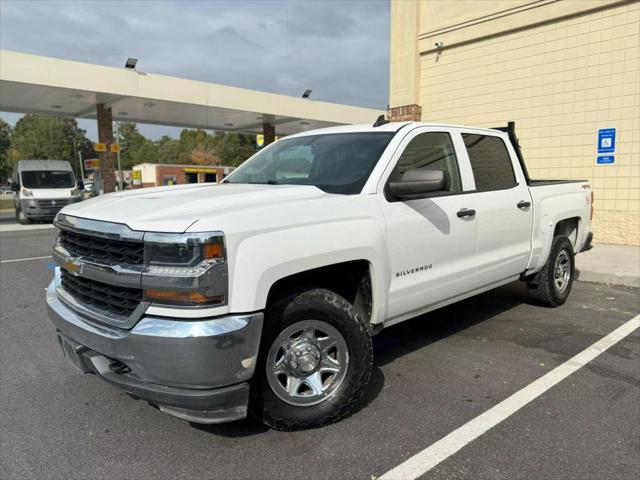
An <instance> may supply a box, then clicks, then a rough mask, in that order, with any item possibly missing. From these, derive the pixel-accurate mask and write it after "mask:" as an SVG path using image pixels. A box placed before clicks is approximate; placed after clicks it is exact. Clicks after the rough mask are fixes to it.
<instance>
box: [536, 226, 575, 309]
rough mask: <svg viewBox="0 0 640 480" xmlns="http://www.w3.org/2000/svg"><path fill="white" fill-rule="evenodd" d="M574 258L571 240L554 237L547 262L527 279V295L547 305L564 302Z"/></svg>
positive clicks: (567, 293) (573, 270)
mask: <svg viewBox="0 0 640 480" xmlns="http://www.w3.org/2000/svg"><path fill="white" fill-rule="evenodd" d="M574 259H575V257H574V253H573V245H572V244H571V241H570V240H569V239H568V238H567V237H565V236H557V237H555V238H554V239H553V243H552V244H551V251H550V252H549V258H547V263H545V265H544V267H543V268H542V270H540V271H539V272H538V273H536V274H535V275H534V276H533V277H532V278H530V279H529V280H528V281H527V288H528V289H529V295H530V296H531V297H532V298H533V299H534V300H535V301H536V302H537V303H540V304H542V305H545V306H547V307H558V306H560V305H562V304H563V303H564V302H566V301H567V298H568V297H569V293H570V292H571V287H572V286H573V279H574V276H575V261H574Z"/></svg>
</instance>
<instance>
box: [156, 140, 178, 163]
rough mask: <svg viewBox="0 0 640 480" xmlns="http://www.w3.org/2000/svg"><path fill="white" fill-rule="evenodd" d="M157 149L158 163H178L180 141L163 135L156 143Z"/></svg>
mask: <svg viewBox="0 0 640 480" xmlns="http://www.w3.org/2000/svg"><path fill="white" fill-rule="evenodd" d="M156 146H157V147H158V163H178V158H179V156H180V141H179V140H176V139H175V138H171V137H169V136H167V135H163V136H162V137H160V138H159V139H158V140H157V141H156Z"/></svg>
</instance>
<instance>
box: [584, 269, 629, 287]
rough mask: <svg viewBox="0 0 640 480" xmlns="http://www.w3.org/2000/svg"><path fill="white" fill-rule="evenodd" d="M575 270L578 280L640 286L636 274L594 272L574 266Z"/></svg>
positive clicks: (622, 285)
mask: <svg viewBox="0 0 640 480" xmlns="http://www.w3.org/2000/svg"><path fill="white" fill-rule="evenodd" d="M576 272H577V274H578V275H577V276H576V280H578V281H579V282H592V283H604V284H605V285H617V286H621V287H633V288H640V277H637V276H633V275H620V274H616V273H604V272H594V271H590V270H582V269H580V268H576Z"/></svg>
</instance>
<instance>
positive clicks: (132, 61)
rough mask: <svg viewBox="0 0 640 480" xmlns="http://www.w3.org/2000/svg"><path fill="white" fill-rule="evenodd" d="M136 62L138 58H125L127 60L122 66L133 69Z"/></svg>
mask: <svg viewBox="0 0 640 480" xmlns="http://www.w3.org/2000/svg"><path fill="white" fill-rule="evenodd" d="M136 63H138V59H137V58H131V57H129V58H127V62H126V63H125V64H124V68H126V69H127V70H135V69H136Z"/></svg>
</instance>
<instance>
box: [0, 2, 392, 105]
mask: <svg viewBox="0 0 640 480" xmlns="http://www.w3.org/2000/svg"><path fill="white" fill-rule="evenodd" d="M1 8H2V15H1V20H0V46H1V48H3V49H8V50H15V51H20V52H27V53H35V54H40V55H47V56H53V57H58V58H66V59H71V60H78V61H83V62H90V63H97V64H103V65H111V66H115V67H121V66H122V65H123V64H124V61H125V59H126V58H127V57H137V58H138V59H139V63H138V67H139V68H140V69H141V70H144V71H148V72H153V73H158V74H165V75H173V76H179V77H185V78H190V79H194V80H202V81H208V82H214V83H223V84H228V85H234V86H238V87H245V88H253V89H258V90H263V91H268V92H274V93H281V94H285V95H296V96H297V95H300V94H301V93H302V92H303V91H304V90H305V89H307V88H311V89H313V98H315V99H316V100H325V101H330V102H338V103H346V104H351V105H358V106H365V107H372V108H380V109H383V108H385V107H386V105H387V99H388V90H389V86H388V76H389V75H388V65H389V2H388V0H380V1H314V2H311V1H276V2H274V1H256V2H250V1H233V2H230V1H182V2H172V1H141V2H124V1H86V2H76V1H67V2H55V1H36V0H32V1H29V2H24V1H15V0H2V6H1Z"/></svg>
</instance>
